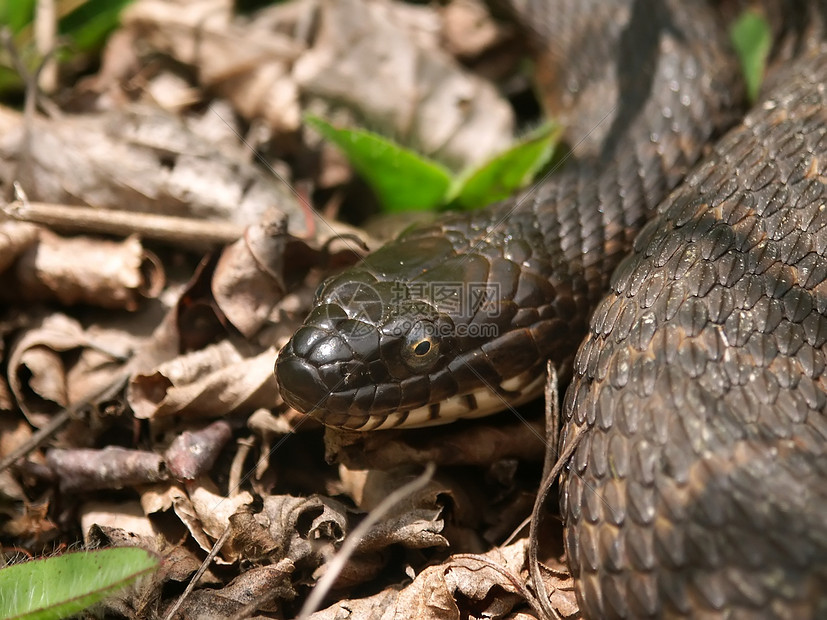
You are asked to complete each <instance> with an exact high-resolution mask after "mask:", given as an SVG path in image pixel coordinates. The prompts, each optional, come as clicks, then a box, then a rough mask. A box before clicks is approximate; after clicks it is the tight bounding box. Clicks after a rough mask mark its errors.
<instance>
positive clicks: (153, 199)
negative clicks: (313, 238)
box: [0, 106, 307, 233]
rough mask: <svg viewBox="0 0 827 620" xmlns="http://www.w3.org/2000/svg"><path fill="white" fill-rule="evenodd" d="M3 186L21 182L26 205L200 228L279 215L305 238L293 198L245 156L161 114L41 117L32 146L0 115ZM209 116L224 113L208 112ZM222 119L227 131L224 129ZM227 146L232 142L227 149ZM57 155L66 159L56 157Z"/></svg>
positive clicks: (18, 119)
mask: <svg viewBox="0 0 827 620" xmlns="http://www.w3.org/2000/svg"><path fill="white" fill-rule="evenodd" d="M0 112H2V113H3V116H2V117H0V122H2V123H3V124H5V125H6V126H8V127H9V130H8V131H6V132H0V178H3V179H9V178H11V179H16V180H18V181H19V183H20V185H21V187H22V189H23V191H24V192H25V194H26V196H27V197H28V199H29V200H32V201H43V202H50V203H61V204H86V205H90V206H93V207H98V208H102V209H124V208H128V209H129V210H131V211H137V212H142V213H159V214H164V215H170V216H179V217H187V218H192V219H196V220H208V221H216V222H230V223H235V224H237V225H239V226H240V227H242V228H243V227H244V226H248V225H250V224H254V223H256V222H258V221H259V220H260V219H261V217H262V216H263V214H264V213H266V212H267V211H268V210H269V209H272V208H273V207H274V206H275V207H276V208H278V209H279V210H280V211H281V212H283V213H284V214H285V215H286V216H287V217H288V219H289V223H290V230H291V231H294V232H296V233H301V232H302V231H306V230H307V215H306V212H305V210H304V208H303V207H300V206H299V204H298V203H297V201H296V198H295V196H294V194H293V193H292V192H291V191H290V190H289V188H288V187H287V186H286V185H285V184H284V183H282V182H281V181H280V180H279V179H278V178H276V177H275V176H274V175H273V174H272V173H271V172H270V171H267V170H263V169H261V168H259V167H258V166H255V165H253V164H252V163H250V161H249V150H248V149H247V147H245V146H244V145H243V144H242V143H241V141H240V140H239V139H238V137H237V134H235V133H234V132H233V130H232V129H231V127H229V126H228V127H227V129H226V134H227V135H229V136H230V137H231V138H232V139H233V140H235V143H236V144H237V145H238V147H237V148H236V149H235V150H231V149H227V148H225V145H224V144H223V142H220V143H216V141H215V140H212V139H210V134H207V136H205V135H202V134H201V133H198V131H197V130H195V129H192V128H191V127H190V122H193V123H194V122H195V121H190V119H187V118H181V117H179V116H177V115H173V114H170V113H168V112H165V111H163V110H161V109H159V108H149V107H137V106H136V107H130V108H127V109H125V110H112V111H109V112H105V113H97V114H84V115H77V116H62V117H61V118H60V119H46V118H41V117H35V118H34V119H33V121H32V124H31V127H29V135H28V137H29V139H28V141H27V140H26V139H25V138H26V137H27V134H26V131H25V128H24V123H23V119H22V116H20V115H19V114H17V115H15V113H14V112H12V111H9V110H7V109H4V108H0ZM204 114H205V115H212V116H215V115H216V114H220V112H213V111H212V109H208V110H206V111H205V112H204ZM225 120H226V121H227V123H229V122H230V119H223V120H222V119H220V118H219V121H220V122H221V124H222V125H224V124H225V123H224V121H225ZM226 139H227V138H226V137H225V138H224V140H226ZM55 153H60V154H61V157H55V156H54V154H55Z"/></svg>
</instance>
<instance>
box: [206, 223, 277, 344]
mask: <svg viewBox="0 0 827 620" xmlns="http://www.w3.org/2000/svg"><path fill="white" fill-rule="evenodd" d="M286 241H287V239H286V231H285V229H284V226H283V222H282V223H281V224H279V223H277V222H262V223H261V224H257V225H255V226H251V227H249V228H248V229H247V231H246V233H245V234H244V236H243V237H242V238H241V239H239V240H238V241H236V242H235V243H234V244H232V245H230V246H228V247H226V248H224V250H223V251H222V252H221V257H220V258H219V259H218V264H217V265H216V267H215V273H214V274H213V279H212V293H213V297H214V298H215V302H216V304H217V305H218V307H219V308H220V309H221V311H222V312H223V313H224V315H225V316H226V317H227V319H228V320H229V321H230V322H231V323H232V324H233V325H234V326H235V327H236V328H237V329H238V330H239V331H240V332H241V333H242V334H243V335H244V336H245V337H247V338H250V337H251V336H253V335H254V334H255V333H256V332H258V330H259V329H261V327H262V325H264V324H265V322H266V321H267V320H268V319H269V318H270V316H271V314H272V312H273V308H274V307H275V306H276V304H277V303H278V302H279V301H280V300H281V298H282V297H283V295H284V291H285V288H286V287H285V285H284V279H283V277H282V275H281V274H282V272H283V270H284V264H283V256H284V245H285V243H286Z"/></svg>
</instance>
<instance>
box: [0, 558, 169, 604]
mask: <svg viewBox="0 0 827 620" xmlns="http://www.w3.org/2000/svg"><path fill="white" fill-rule="evenodd" d="M157 566H158V558H157V557H156V556H154V555H152V554H151V553H149V552H148V551H144V550H143V549H138V548H136V547H119V548H117V549H102V550H100V551H84V552H78V553H66V554H63V555H58V556H54V557H51V558H45V559H39V560H32V561H31V562H23V563H22V564H13V565H11V566H7V567H5V568H3V569H0V618H15V619H23V618H25V619H27V620H30V619H31V620H34V619H36V620H48V619H52V618H55V619H56V618H65V617H67V616H71V615H73V614H76V613H78V612H79V611H82V610H83V609H85V608H87V607H89V605H92V604H93V603H96V602H98V601H100V600H101V599H103V598H104V597H106V596H108V595H110V594H112V593H113V592H115V591H116V590H118V589H120V588H122V587H124V586H126V585H128V584H129V583H130V582H132V581H134V580H135V579H137V578H138V577H141V576H142V575H147V574H149V573H150V572H151V571H153V570H155V568H157Z"/></svg>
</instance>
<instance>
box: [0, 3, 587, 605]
mask: <svg viewBox="0 0 827 620" xmlns="http://www.w3.org/2000/svg"><path fill="white" fill-rule="evenodd" d="M522 54H523V50H522V49H521V46H520V44H519V35H515V33H514V31H513V29H512V28H511V26H509V25H507V24H503V23H500V22H496V21H494V20H493V19H492V18H491V17H490V16H489V15H488V13H487V11H486V10H485V8H484V7H483V5H482V4H481V3H480V2H477V0H453V1H451V2H447V3H446V5H445V6H443V7H434V6H422V5H416V4H407V3H404V2H401V1H397V0H371V1H369V2H366V1H362V0H341V1H335V0H294V1H292V2H285V3H280V4H277V5H274V6H272V7H267V8H264V9H260V10H259V11H257V12H254V13H250V14H246V15H245V14H238V13H236V12H235V11H234V10H233V4H232V3H231V2H230V1H229V0H187V1H183V0H181V1H180V2H175V3H169V2H161V1H159V0H137V1H136V2H134V3H133V4H131V5H130V7H129V8H128V9H127V10H126V11H125V13H124V14H123V18H122V26H121V27H120V28H119V29H118V30H117V31H116V32H115V33H114V34H113V35H112V36H111V37H110V39H109V42H108V45H107V48H106V49H104V51H103V52H102V57H101V66H100V68H99V70H98V71H97V72H96V73H94V74H90V75H87V76H85V77H83V78H82V79H78V80H76V81H74V82H68V83H64V84H63V87H62V90H61V91H59V92H58V93H57V94H56V95H55V96H54V97H53V99H52V100H51V101H46V100H45V99H42V98H41V99H40V100H39V101H38V102H37V103H39V105H38V106H35V108H36V109H35V111H34V112H32V111H31V110H29V111H27V112H25V113H23V112H18V111H16V110H14V109H12V108H11V107H6V106H5V105H0V188H2V190H3V193H4V200H3V205H4V206H3V207H2V209H1V211H2V217H0V248H1V250H0V281H1V282H2V286H0V298H2V299H0V336H2V338H0V355H2V360H3V365H2V369H3V371H4V372H3V376H2V377H0V458H2V459H3V461H4V468H3V471H2V472H0V493H2V495H3V497H4V498H5V501H4V502H3V508H2V510H1V511H0V515H2V516H0V540H2V542H3V546H4V550H5V549H19V550H24V551H25V552H26V553H28V554H32V555H34V556H39V555H43V554H44V553H47V554H48V553H51V552H52V550H53V549H56V548H57V549H60V548H62V546H63V545H76V544H77V542H78V540H80V539H81V538H82V540H83V544H84V545H85V546H87V547H88V548H95V547H108V546H115V547H118V546H136V547H141V548H143V549H146V550H147V551H150V552H151V553H155V554H158V555H159V556H161V557H162V558H163V559H164V561H163V562H162V564H161V568H160V569H159V570H158V571H157V572H156V573H155V574H154V575H153V576H152V577H151V578H148V579H144V580H143V581H142V582H141V583H140V584H138V585H137V586H135V587H133V588H132V589H129V590H125V591H123V592H120V593H119V594H117V595H116V596H114V597H113V598H111V599H109V600H108V601H106V602H104V603H103V604H102V607H101V610H102V611H103V612H105V613H108V614H111V615H113V616H115V617H126V618H162V617H167V616H169V615H170V614H172V615H173V616H174V617H180V618H185V617H186V618H188V617H207V615H209V616H210V617H239V618H240V617H269V618H291V617H295V616H296V615H297V614H298V613H299V612H300V610H301V609H302V606H303V604H304V602H305V601H306V600H307V598H308V596H309V595H310V594H311V593H312V592H313V589H314V587H315V585H316V584H317V583H319V582H320V581H321V580H323V579H325V574H326V573H327V572H328V569H329V567H331V566H333V565H334V564H333V562H334V560H335V559H336V558H337V557H339V554H340V552H341V549H342V547H343V545H345V544H346V542H347V541H348V540H349V538H348V537H349V536H350V535H351V534H352V533H353V532H357V534H358V533H359V532H360V531H362V530H364V532H363V533H362V534H361V535H360V536H359V537H358V538H357V539H353V545H352V546H353V550H352V554H351V555H349V556H347V557H344V558H342V559H343V560H344V563H343V564H341V562H340V564H341V570H337V572H335V573H331V576H332V580H331V577H329V578H328V579H327V580H328V581H330V582H331V589H330V591H329V593H328V594H327V596H326V597H324V600H323V603H322V604H321V606H320V607H318V608H316V609H310V610H308V614H309V616H308V617H311V618H342V617H358V618H422V619H425V618H511V619H515V620H516V619H523V618H532V617H537V613H538V612H536V611H535V609H536V605H533V604H532V602H533V599H534V597H535V596H536V594H535V593H534V592H533V590H532V589H531V588H528V587H527V586H526V585H525V584H526V582H527V580H528V567H527V557H528V539H527V529H526V528H522V529H517V533H516V536H514V537H510V536H509V535H510V534H511V532H512V531H514V530H515V529H516V528H518V527H519V526H520V524H521V522H522V521H523V520H524V519H525V517H526V516H527V515H528V514H530V512H531V506H532V503H533V496H534V493H535V491H536V487H537V485H538V483H539V476H540V470H541V468H542V461H543V455H544V452H545V448H544V444H543V437H544V430H543V425H542V421H540V420H541V418H542V414H541V413H540V412H539V411H535V415H534V417H533V418H532V419H531V421H530V423H528V424H523V423H522V422H514V421H513V420H511V419H510V418H508V417H507V416H498V417H495V418H493V419H491V420H483V421H480V422H474V423H457V424H454V425H450V426H447V427H444V428H432V429H424V430H417V431H410V432H399V431H396V432H385V433H376V434H366V435H358V434H353V433H345V432H341V431H335V430H333V429H327V430H324V429H323V428H322V427H321V426H320V425H319V424H318V423H316V422H315V421H313V420H311V419H308V418H305V417H304V416H302V415H301V414H299V413H298V412H295V411H293V410H291V409H290V408H289V407H287V406H286V405H285V404H284V403H283V401H282V400H281V399H280V397H279V395H278V391H277V386H276V383H275V380H274V378H273V374H272V371H273V364H274V361H275V358H276V355H277V352H278V350H279V348H280V347H281V346H282V345H283V344H284V343H285V342H286V341H287V339H288V338H289V336H290V335H291V334H292V332H293V331H294V330H295V328H296V327H297V326H298V324H299V323H300V321H301V319H302V318H303V316H304V314H305V313H306V312H307V309H308V308H309V306H310V305H311V303H312V298H313V291H314V290H315V288H316V286H317V285H318V283H319V282H320V281H321V280H322V279H323V278H324V277H325V276H326V275H328V274H330V273H333V272H335V271H337V270H339V269H341V268H343V267H345V266H347V265H348V264H352V263H353V262H355V261H356V260H358V258H359V257H360V256H362V255H364V253H365V252H366V251H368V250H369V249H371V248H373V247H376V245H377V242H376V241H375V240H374V239H373V238H372V237H371V236H369V235H367V234H366V233H364V232H363V231H362V229H360V228H355V227H353V226H350V225H347V224H343V223H341V222H339V221H337V220H334V217H335V216H336V215H338V209H339V207H340V206H341V207H342V208H345V207H347V205H348V203H349V202H350V203H352V202H355V201H357V200H359V199H360V196H363V194H360V189H359V184H358V182H356V181H355V180H354V177H353V175H352V173H351V172H350V170H349V167H348V166H347V165H346V164H345V163H344V162H343V161H342V160H341V158H340V157H339V156H338V155H337V154H336V153H335V152H334V151H332V150H331V149H330V147H329V146H328V145H325V144H321V143H319V142H318V138H317V137H316V136H314V135H312V133H310V132H306V131H305V130H304V128H303V125H302V115H303V114H304V113H305V112H312V113H314V114H319V115H322V116H324V117H327V118H331V119H336V120H345V121H347V122H351V123H361V124H363V125H367V126H369V127H370V128H371V129H376V130H380V131H382V132H383V133H384V134H385V135H389V136H393V137H394V138H395V139H397V140H399V141H400V142H403V143H405V144H408V145H411V146H414V147H416V148H418V149H420V150H421V151H422V152H424V153H425V154H427V155H429V156H431V157H433V158H435V159H438V160H440V161H442V162H444V163H445V164H446V165H450V166H453V167H456V168H461V167H466V166H469V165H471V164H474V163H478V162H479V161H480V160H482V159H485V158H486V157H489V156H491V155H493V154H494V153H496V152H499V151H501V150H502V149H503V148H505V147H507V146H508V145H509V144H510V143H511V142H512V140H513V138H514V131H515V125H516V123H517V120H516V117H515V114H514V111H513V107H512V106H511V104H510V103H509V102H508V101H507V100H506V98H505V97H504V96H503V95H502V94H501V93H502V92H509V91H511V92H513V91H514V89H515V88H523V89H526V88H527V84H528V81H527V79H525V77H524V76H523V77H522V78H521V77H520V75H521V72H520V71H519V70H518V67H519V63H520V62H521V58H522ZM515 76H517V77H516V78H515ZM23 77H24V78H25V79H29V80H31V79H34V78H33V77H32V76H23ZM311 202H313V203H314V204H316V205H317V206H318V209H319V210H318V211H317V210H314V209H312V208H310V206H309V204H310V203H311ZM331 216H334V217H331ZM528 413H530V412H528ZM427 463H435V464H436V465H437V466H438V468H437V471H436V474H435V475H434V476H433V478H432V479H430V480H429V481H427V482H424V481H423V482H422V484H420V485H419V488H418V490H417V491H415V492H412V493H410V494H408V495H407V496H406V497H404V498H403V499H402V500H401V501H398V502H396V503H395V504H393V505H392V506H390V507H388V508H386V509H383V510H382V511H378V510H379V508H380V507H382V505H383V500H385V499H386V498H388V497H390V496H392V495H393V494H394V492H396V491H398V490H399V489H400V488H401V487H403V485H406V484H408V483H412V481H417V480H419V478H418V476H419V474H420V472H421V471H422V467H423V465H425V464H427ZM549 520H551V519H550V517H549ZM367 525H369V527H365V526H367ZM558 529H559V528H558ZM549 538H552V539H554V540H551V541H548V544H547V545H546V547H547V548H545V553H544V555H543V556H542V559H543V561H544V573H543V580H544V582H545V583H544V586H545V588H546V589H547V590H548V591H549V592H552V595H551V599H552V604H553V605H554V606H555V608H556V609H557V611H558V613H560V614H561V615H562V616H564V617H576V616H577V608H576V603H575V601H574V596H573V590H572V584H571V580H570V577H568V575H567V573H566V571H565V568H564V564H563V563H562V551H561V547H560V536H559V532H557V533H556V534H555V535H553V536H551V535H550V536H549ZM4 553H6V557H7V560H8V559H13V557H12V556H10V555H9V554H8V552H5V551H4ZM205 560H207V562H206V563H205ZM188 585H189V588H188V589H186V590H185V587H187V586H188ZM182 593H183V594H185V596H181V595H182Z"/></svg>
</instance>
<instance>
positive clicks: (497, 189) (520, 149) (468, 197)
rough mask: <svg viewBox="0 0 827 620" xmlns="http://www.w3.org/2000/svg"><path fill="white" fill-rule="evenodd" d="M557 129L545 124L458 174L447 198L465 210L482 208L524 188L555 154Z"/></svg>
mask: <svg viewBox="0 0 827 620" xmlns="http://www.w3.org/2000/svg"><path fill="white" fill-rule="evenodd" d="M559 133H560V132H559V128H558V127H557V126H555V125H553V124H548V125H546V126H544V127H542V128H540V129H539V130H537V131H535V132H532V133H531V134H529V135H528V136H526V137H525V138H523V139H522V140H520V141H519V142H517V143H516V144H515V145H514V146H512V147H511V148H509V149H508V150H506V151H503V152H502V153H500V154H499V155H496V156H495V157H494V158H492V159H489V160H488V161H486V162H483V163H482V164H481V165H480V166H478V167H476V168H474V169H472V170H470V171H469V172H467V173H465V174H463V175H461V176H460V178H459V179H457V180H456V181H455V183H454V185H453V187H452V189H451V192H450V196H449V200H450V201H451V202H453V203H455V204H456V205H457V206H459V207H462V208H465V209H473V208H477V207H483V206H485V205H487V204H490V203H492V202H495V201H497V200H501V199H503V198H506V197H508V196H510V195H511V194H513V193H514V192H515V191H516V190H518V189H520V188H522V187H525V186H526V185H527V184H528V183H529V182H531V180H532V179H533V178H534V175H535V174H537V172H538V171H539V170H540V169H541V168H542V167H543V166H545V165H546V164H547V163H548V161H549V160H550V159H551V156H552V155H553V154H554V148H555V145H556V143H557V138H558V137H559Z"/></svg>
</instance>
